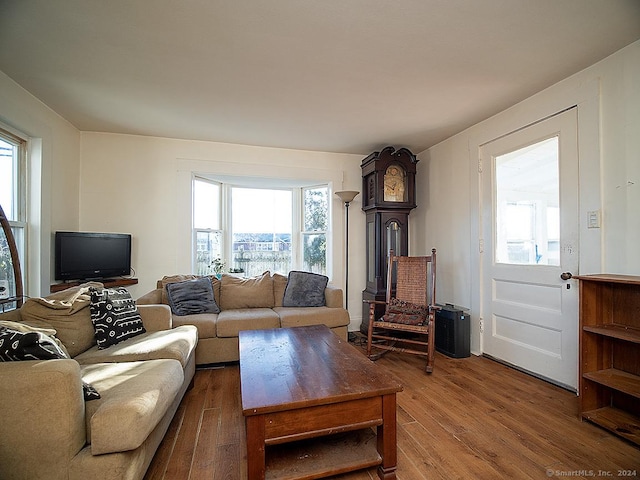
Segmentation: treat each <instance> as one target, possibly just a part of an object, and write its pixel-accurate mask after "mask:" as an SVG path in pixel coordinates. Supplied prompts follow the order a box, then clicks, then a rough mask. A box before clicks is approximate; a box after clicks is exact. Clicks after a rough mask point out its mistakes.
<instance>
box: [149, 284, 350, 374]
mask: <svg viewBox="0 0 640 480" xmlns="http://www.w3.org/2000/svg"><path fill="white" fill-rule="evenodd" d="M196 278H197V277H196V276H194V275H173V276H165V277H164V278H162V279H161V280H159V281H158V282H157V288H156V289H155V290H153V291H151V292H149V293H147V294H146V295H144V296H142V297H140V298H138V300H137V302H138V304H139V305H143V304H165V305H168V304H169V299H168V296H167V285H169V284H172V283H178V282H184V281H188V280H192V279H196ZM288 279H289V277H287V276H284V275H280V274H278V273H274V274H273V275H272V274H270V273H269V272H265V273H264V274H262V275H259V276H257V277H253V278H239V277H236V276H234V275H227V274H223V275H222V276H221V278H220V279H218V278H216V277H215V276H214V277H211V281H212V284H213V295H214V298H215V302H216V304H217V305H218V307H219V309H220V312H219V313H197V314H190V315H183V316H178V315H173V324H174V325H195V326H196V327H197V328H198V347H197V349H196V364H198V365H203V364H210V363H222V362H232V361H237V360H238V332H240V331H241V330H261V329H269V328H283V327H295V326H304V325H314V324H324V325H327V326H328V327H329V328H331V329H332V330H333V331H334V333H336V334H337V335H339V336H340V337H342V338H343V339H345V340H346V339H347V333H348V326H349V313H348V312H347V310H346V309H345V308H344V307H343V298H342V290H341V289H340V288H337V287H334V286H332V285H327V286H326V288H325V289H324V305H323V306H312V307H306V306H283V298H284V296H285V290H286V288H287V283H288ZM301 303H304V302H301Z"/></svg>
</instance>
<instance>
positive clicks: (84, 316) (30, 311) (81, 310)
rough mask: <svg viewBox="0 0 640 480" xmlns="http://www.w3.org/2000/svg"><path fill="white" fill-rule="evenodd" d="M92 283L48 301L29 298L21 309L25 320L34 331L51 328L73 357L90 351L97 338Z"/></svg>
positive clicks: (94, 283)
mask: <svg viewBox="0 0 640 480" xmlns="http://www.w3.org/2000/svg"><path fill="white" fill-rule="evenodd" d="M91 287H102V284H101V283H97V282H89V283H85V284H82V285H79V286H77V287H72V288H68V289H66V290H63V291H61V292H57V293H54V294H52V295H49V296H48V297H45V298H29V299H27V300H26V301H25V302H24V304H23V305H22V307H21V308H20V311H21V316H22V320H23V321H24V322H25V323H27V324H29V325H32V326H34V327H42V328H52V329H54V330H55V331H56V337H57V338H58V339H60V341H61V342H62V343H63V344H64V346H65V348H66V349H67V352H69V355H70V356H71V357H75V356H76V355H78V354H79V353H82V352H84V351H85V350H87V349H89V348H91V346H92V345H95V344H96V338H95V335H94V330H93V323H92V322H91V311H90V309H89V304H90V303H91V297H90V293H89V289H90V288H91Z"/></svg>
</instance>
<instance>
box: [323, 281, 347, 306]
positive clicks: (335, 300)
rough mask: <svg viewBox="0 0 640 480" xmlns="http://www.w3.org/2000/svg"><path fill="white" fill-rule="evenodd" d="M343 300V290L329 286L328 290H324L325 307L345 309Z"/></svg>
mask: <svg viewBox="0 0 640 480" xmlns="http://www.w3.org/2000/svg"><path fill="white" fill-rule="evenodd" d="M342 300H343V299H342V289H341V288H338V287H334V286H332V285H327V288H325V289H324V301H325V305H326V306H327V307H330V308H342V307H344V303H343V302H342Z"/></svg>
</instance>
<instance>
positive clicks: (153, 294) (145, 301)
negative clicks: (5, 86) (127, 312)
mask: <svg viewBox="0 0 640 480" xmlns="http://www.w3.org/2000/svg"><path fill="white" fill-rule="evenodd" d="M136 304H138V305H160V304H162V289H161V288H156V289H155V290H151V291H150V292H149V293H145V294H144V295H143V296H141V297H140V298H138V299H137V300H136Z"/></svg>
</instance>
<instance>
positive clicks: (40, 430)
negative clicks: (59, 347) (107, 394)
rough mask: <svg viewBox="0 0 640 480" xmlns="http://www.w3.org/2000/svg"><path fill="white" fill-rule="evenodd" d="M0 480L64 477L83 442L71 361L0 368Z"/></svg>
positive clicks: (76, 370)
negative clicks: (1, 411) (1, 410)
mask: <svg viewBox="0 0 640 480" xmlns="http://www.w3.org/2000/svg"><path fill="white" fill-rule="evenodd" d="M0 405H2V409H3V413H2V415H0V432H2V435H0V478H6V479H11V478H66V477H68V470H67V469H68V465H69V463H70V462H71V459H72V458H73V457H74V456H75V455H76V454H77V453H78V452H79V451H80V450H81V449H82V448H83V446H84V444H85V441H86V430H85V428H86V427H85V419H84V396H83V393H82V380H81V376H80V365H79V364H78V362H76V361H75V360H71V359H63V360H43V361H42V360H34V361H22V362H3V363H0Z"/></svg>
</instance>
